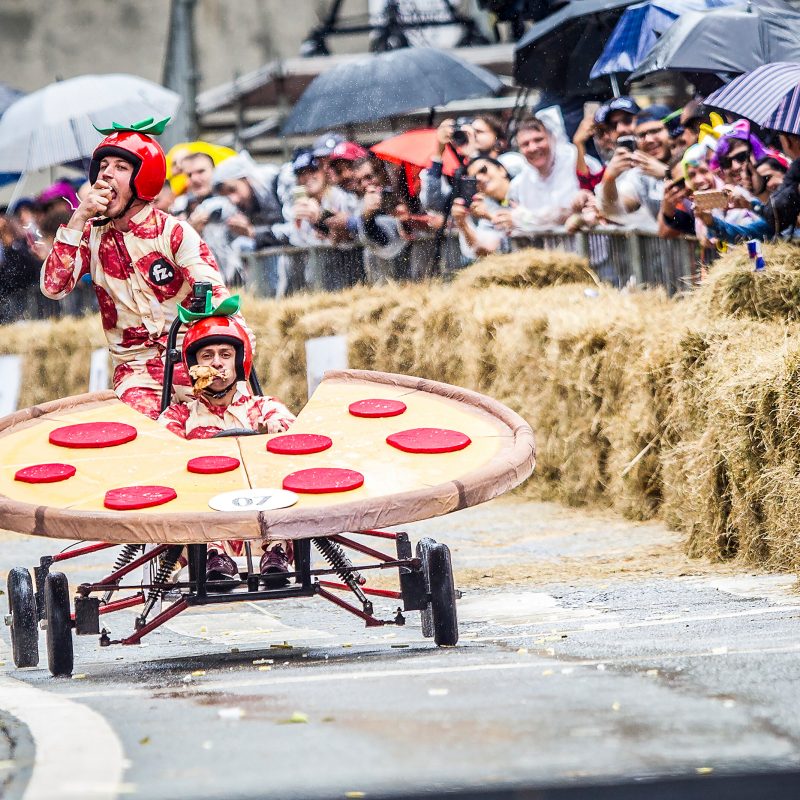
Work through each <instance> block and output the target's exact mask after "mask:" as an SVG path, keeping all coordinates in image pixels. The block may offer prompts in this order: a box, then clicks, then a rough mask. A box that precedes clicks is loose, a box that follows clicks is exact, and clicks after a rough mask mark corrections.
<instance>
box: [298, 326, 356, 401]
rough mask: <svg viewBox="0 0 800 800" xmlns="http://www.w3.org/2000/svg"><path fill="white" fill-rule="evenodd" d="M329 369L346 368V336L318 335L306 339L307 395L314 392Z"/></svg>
mask: <svg viewBox="0 0 800 800" xmlns="http://www.w3.org/2000/svg"><path fill="white" fill-rule="evenodd" d="M329 369H347V337H346V336H320V337H318V338H317V339H306V378H307V380H308V396H309V397H311V395H312V394H314V390H315V389H316V388H317V386H319V384H320V381H321V380H322V376H323V375H324V374H325V373H326V372H327V371H328V370H329Z"/></svg>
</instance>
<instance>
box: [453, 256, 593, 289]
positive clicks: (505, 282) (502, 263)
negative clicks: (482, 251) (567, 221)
mask: <svg viewBox="0 0 800 800" xmlns="http://www.w3.org/2000/svg"><path fill="white" fill-rule="evenodd" d="M453 282H454V283H455V284H456V285H457V286H459V287H460V288H472V289H482V288H484V287H486V286H492V285H495V286H513V287H516V288H522V287H534V288H542V287H544V286H559V285H561V284H563V283H584V284H586V283H591V284H597V283H599V281H598V278H597V276H596V275H595V274H594V272H592V270H591V269H590V268H589V262H588V260H587V259H586V258H584V257H583V256H579V255H577V254H576V253H566V252H564V251H562V250H540V249H538V248H533V247H530V248H526V249H524V250H517V251H515V252H513V253H507V254H501V255H490V256H486V257H485V258H481V259H479V260H478V261H476V262H475V263H474V264H473V265H472V266H470V267H467V268H466V269H464V270H462V271H461V272H460V273H459V274H458V275H457V276H456V278H455V279H454V281H453Z"/></svg>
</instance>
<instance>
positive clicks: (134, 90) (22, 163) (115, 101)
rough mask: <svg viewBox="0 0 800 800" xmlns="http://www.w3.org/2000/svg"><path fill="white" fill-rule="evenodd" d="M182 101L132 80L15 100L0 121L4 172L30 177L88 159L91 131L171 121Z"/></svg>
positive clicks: (88, 81) (109, 78) (88, 83)
mask: <svg viewBox="0 0 800 800" xmlns="http://www.w3.org/2000/svg"><path fill="white" fill-rule="evenodd" d="M179 105H180V95H178V94H176V93H175V92H172V91H170V90H169V89H164V88H163V87H162V86H159V85H158V84H155V83H152V82H150V81H146V80H144V79H143V78H137V77H136V76H134V75H82V76H80V77H78V78H70V79H69V80H66V81H57V82H56V83H51V84H50V85H49V86H45V87H44V89H39V90H38V91H36V92H32V93H31V94H29V95H26V96H25V97H23V98H21V99H20V100H17V101H16V102H15V103H13V104H12V105H11V106H9V108H8V109H7V110H6V112H5V114H3V116H2V118H0V172H31V171H33V170H37V169H44V168H45V167H51V166H55V165H56V164H64V163H67V162H69V161H77V160H80V159H84V158H88V157H89V156H90V155H91V154H92V150H94V148H95V147H96V145H97V143H98V142H99V141H100V139H101V136H100V134H99V133H97V131H96V130H95V129H94V128H93V127H92V123H96V124H97V125H98V126H100V127H102V126H108V125H110V124H111V122H113V121H117V122H123V123H129V122H131V121H133V120H137V119H143V118H145V117H151V116H152V117H159V116H160V117H163V116H170V115H171V114H174V113H175V110H176V109H177V108H178V106H179Z"/></svg>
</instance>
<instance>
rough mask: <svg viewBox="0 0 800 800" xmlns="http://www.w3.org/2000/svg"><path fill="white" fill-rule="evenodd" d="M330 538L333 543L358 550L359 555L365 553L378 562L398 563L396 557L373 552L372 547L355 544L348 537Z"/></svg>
mask: <svg viewBox="0 0 800 800" xmlns="http://www.w3.org/2000/svg"><path fill="white" fill-rule="evenodd" d="M328 538H329V539H330V540H331V541H332V542H336V543H337V544H341V545H344V546H345V547H349V548H351V549H352V550H357V551H358V552H359V553H363V554H364V555H365V556H370V557H371V558H374V559H376V560H377V561H397V556H396V555H394V556H387V555H386V553H381V552H380V550H373V549H372V548H371V547H367V545H365V544H361V543H360V542H354V541H353V540H352V539H348V538H347V537H346V536H341V535H340V534H337V535H336V536H329V537H328Z"/></svg>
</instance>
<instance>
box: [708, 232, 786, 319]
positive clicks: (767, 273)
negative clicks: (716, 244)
mask: <svg viewBox="0 0 800 800" xmlns="http://www.w3.org/2000/svg"><path fill="white" fill-rule="evenodd" d="M764 258H765V260H766V263H767V266H766V269H764V270H763V271H760V272H755V271H754V270H753V262H752V261H751V260H750V258H749V256H748V254H747V250H746V248H744V247H742V246H739V247H735V248H731V249H729V251H728V252H727V254H726V255H725V256H724V257H723V258H721V259H720V260H719V261H718V262H716V263H715V264H714V265H713V267H712V269H711V270H710V272H709V276H708V278H707V281H706V285H705V286H704V287H703V289H702V290H701V293H700V294H701V297H702V298H703V300H704V301H705V303H706V305H707V308H708V310H709V312H710V313H711V314H713V315H715V316H733V317H741V318H750V319H763V320H775V321H784V322H797V321H798V320H800V248H798V247H797V246H796V245H793V244H785V243H783V244H774V245H764Z"/></svg>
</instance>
